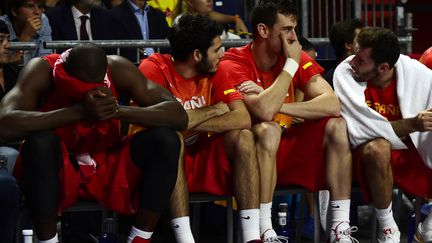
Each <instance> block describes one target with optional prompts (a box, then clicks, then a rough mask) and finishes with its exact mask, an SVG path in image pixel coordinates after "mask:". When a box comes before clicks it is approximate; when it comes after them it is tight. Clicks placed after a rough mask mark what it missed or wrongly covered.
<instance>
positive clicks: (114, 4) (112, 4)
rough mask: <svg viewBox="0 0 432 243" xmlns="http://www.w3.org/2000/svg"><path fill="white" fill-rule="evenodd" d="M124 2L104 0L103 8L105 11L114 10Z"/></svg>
mask: <svg viewBox="0 0 432 243" xmlns="http://www.w3.org/2000/svg"><path fill="white" fill-rule="evenodd" d="M122 2H123V0H102V1H101V7H102V8H104V9H112V8H114V7H117V6H118V5H120V4H121V3H122Z"/></svg>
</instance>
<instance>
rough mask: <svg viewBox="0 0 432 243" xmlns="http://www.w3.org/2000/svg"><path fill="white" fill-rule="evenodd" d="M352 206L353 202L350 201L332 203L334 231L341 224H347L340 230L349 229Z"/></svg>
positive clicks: (331, 212) (331, 211) (331, 213)
mask: <svg viewBox="0 0 432 243" xmlns="http://www.w3.org/2000/svg"><path fill="white" fill-rule="evenodd" d="M350 204H351V200H349V199H347V200H334V201H330V215H331V222H332V226H331V228H332V229H336V226H338V225H339V224H340V223H341V222H346V224H341V225H340V226H339V227H338V229H339V230H345V229H347V228H349V214H350ZM341 227H343V228H341Z"/></svg>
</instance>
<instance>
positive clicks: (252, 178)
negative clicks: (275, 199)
mask: <svg viewBox="0 0 432 243" xmlns="http://www.w3.org/2000/svg"><path fill="white" fill-rule="evenodd" d="M224 147H225V151H226V152H227V155H228V158H229V159H230V161H231V162H232V165H233V168H234V195H235V197H236V200H237V202H238V205H239V208H240V209H252V208H258V207H259V194H260V185H259V178H260V175H259V171H258V162H257V159H256V149H255V141H254V138H253V134H252V132H251V131H250V130H233V131H229V132H227V133H226V134H225V136H224Z"/></svg>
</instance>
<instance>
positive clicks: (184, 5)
mask: <svg viewBox="0 0 432 243" xmlns="http://www.w3.org/2000/svg"><path fill="white" fill-rule="evenodd" d="M186 12H188V13H191V14H199V15H202V16H209V17H210V18H212V19H213V20H215V21H216V22H218V23H221V24H224V25H225V31H224V32H223V33H222V35H221V38H222V39H240V36H239V35H236V34H233V33H230V32H229V31H228V29H229V26H228V24H230V23H234V24H235V25H236V30H239V31H237V33H238V34H244V33H245V32H247V28H246V25H245V24H244V22H243V20H242V19H241V18H240V17H239V16H238V15H234V16H230V15H225V14H221V13H218V12H214V11H213V0H179V1H178V3H177V6H176V8H175V10H174V13H173V18H174V20H173V24H176V23H177V22H178V20H179V19H180V17H181V16H182V15H183V14H184V13H186Z"/></svg>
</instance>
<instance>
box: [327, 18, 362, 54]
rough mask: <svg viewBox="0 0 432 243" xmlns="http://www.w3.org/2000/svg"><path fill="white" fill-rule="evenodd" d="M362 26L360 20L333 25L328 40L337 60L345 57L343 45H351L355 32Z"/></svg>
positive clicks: (347, 20) (350, 20) (344, 21)
mask: <svg viewBox="0 0 432 243" xmlns="http://www.w3.org/2000/svg"><path fill="white" fill-rule="evenodd" d="M364 26H365V23H364V22H363V21H362V20H360V19H346V20H343V21H340V22H337V23H336V24H334V25H333V27H332V28H331V30H330V36H329V38H330V44H331V45H332V47H333V50H334V52H335V55H336V59H337V60H341V59H343V58H344V57H345V51H346V49H345V44H351V43H353V41H354V38H355V30H356V29H362V28H363V27H364Z"/></svg>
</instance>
